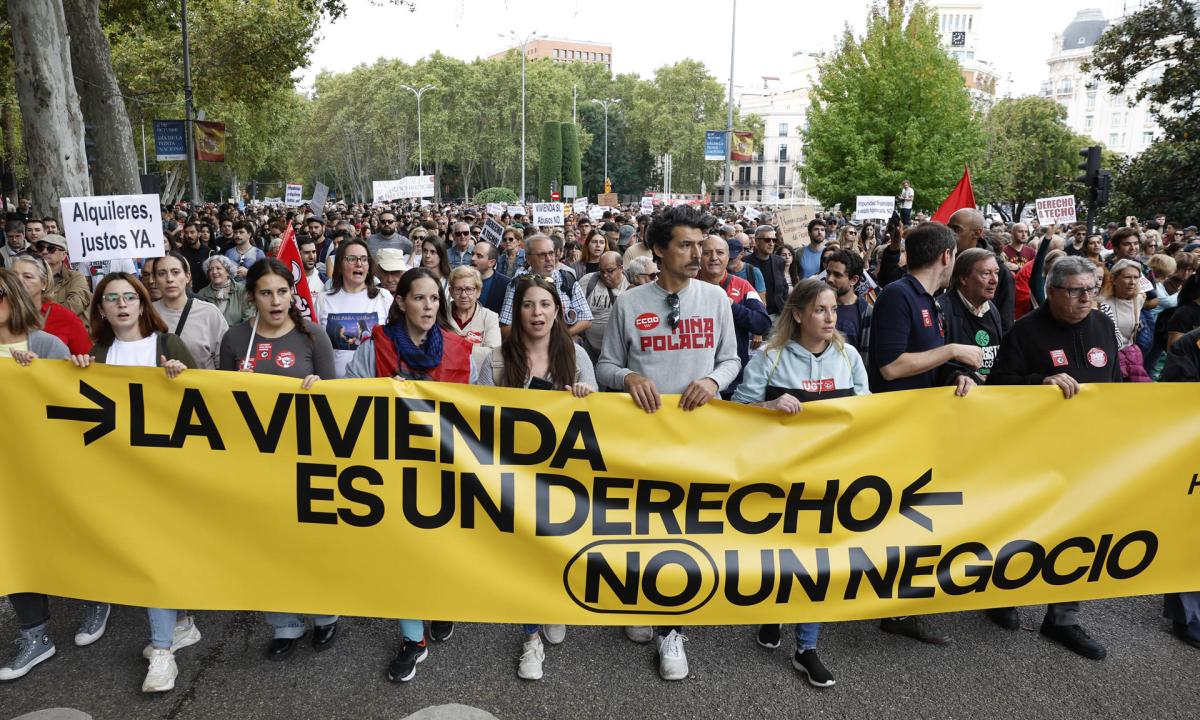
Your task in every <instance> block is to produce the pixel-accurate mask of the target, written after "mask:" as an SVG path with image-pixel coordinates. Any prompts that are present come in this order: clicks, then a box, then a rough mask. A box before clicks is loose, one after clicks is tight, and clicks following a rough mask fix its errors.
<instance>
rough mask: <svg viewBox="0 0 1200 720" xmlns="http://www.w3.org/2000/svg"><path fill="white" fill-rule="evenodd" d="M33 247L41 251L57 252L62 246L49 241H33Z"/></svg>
mask: <svg viewBox="0 0 1200 720" xmlns="http://www.w3.org/2000/svg"><path fill="white" fill-rule="evenodd" d="M33 249H34V250H37V251H38V252H41V253H48V252H58V251H59V250H62V248H60V247H59V246H57V245H51V244H50V243H45V242H38V243H34V244H33Z"/></svg>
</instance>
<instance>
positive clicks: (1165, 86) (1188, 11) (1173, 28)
mask: <svg viewBox="0 0 1200 720" xmlns="http://www.w3.org/2000/svg"><path fill="white" fill-rule="evenodd" d="M1197 37H1200V10H1198V9H1197V6H1196V3H1195V2H1191V1H1189V0H1151V2H1149V3H1148V4H1147V5H1146V7H1144V8H1143V9H1141V10H1138V11H1137V12H1134V13H1131V14H1130V15H1127V16H1126V17H1125V18H1124V19H1123V20H1122V21H1121V22H1120V23H1118V24H1115V25H1112V26H1110V27H1109V29H1108V30H1107V31H1106V32H1105V33H1104V35H1103V36H1101V38H1100V40H1099V41H1098V42H1097V43H1096V47H1095V50H1094V52H1093V55H1092V58H1091V60H1090V61H1089V62H1088V63H1086V64H1085V65H1084V68H1083V69H1084V70H1085V71H1087V72H1095V73H1096V74H1097V75H1098V76H1099V77H1100V78H1102V79H1103V80H1105V81H1107V82H1108V83H1110V84H1111V85H1112V86H1113V87H1112V90H1111V92H1113V93H1114V94H1115V93H1120V92H1124V91H1125V90H1126V89H1127V88H1132V89H1133V90H1134V95H1133V99H1134V101H1135V102H1141V101H1142V100H1149V101H1150V107H1151V108H1153V112H1154V117H1155V119H1156V120H1157V121H1158V123H1159V125H1160V126H1161V127H1162V129H1163V131H1164V132H1165V134H1166V137H1167V138H1168V139H1171V140H1181V141H1187V140H1189V139H1190V140H1192V141H1195V140H1196V139H1197V138H1198V137H1200V73H1198V72H1197V68H1200V43H1198V42H1196V38H1197ZM1164 154H1165V155H1167V156H1174V155H1175V153H1174V152H1164ZM1172 169H1173V168H1167V169H1165V171H1166V174H1168V175H1169V174H1170V173H1171V170H1172Z"/></svg>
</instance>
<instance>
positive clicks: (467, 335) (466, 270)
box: [448, 265, 500, 367]
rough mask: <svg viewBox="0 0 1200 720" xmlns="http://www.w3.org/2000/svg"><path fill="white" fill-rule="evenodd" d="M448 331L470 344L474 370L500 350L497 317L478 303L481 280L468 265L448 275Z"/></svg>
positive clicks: (476, 271)
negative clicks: (493, 352) (491, 353)
mask: <svg viewBox="0 0 1200 720" xmlns="http://www.w3.org/2000/svg"><path fill="white" fill-rule="evenodd" d="M449 287H450V318H449V319H450V322H449V324H448V326H449V328H450V329H451V330H453V331H454V332H455V333H456V334H457V335H458V336H459V337H461V338H464V339H465V340H466V341H467V342H469V343H471V360H472V361H473V362H474V363H475V365H476V367H478V366H479V365H480V364H481V363H482V362H483V360H484V358H485V357H487V354H488V353H489V352H491V350H492V348H497V347H500V316H499V315H497V314H496V313H494V312H492V311H491V310H488V309H487V308H485V307H484V306H483V305H482V304H481V303H480V302H479V295H480V293H481V292H483V278H482V277H481V276H480V275H479V271H478V270H476V269H475V268H473V267H471V266H470V265H460V266H458V267H456V268H454V269H453V270H451V271H450V286H449Z"/></svg>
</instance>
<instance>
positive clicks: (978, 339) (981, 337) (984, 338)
mask: <svg viewBox="0 0 1200 720" xmlns="http://www.w3.org/2000/svg"><path fill="white" fill-rule="evenodd" d="M991 341H992V336H991V335H989V334H988V331H987V330H980V331H979V332H977V333H975V344H976V345H978V346H979V347H987V346H988V343H990V342H991Z"/></svg>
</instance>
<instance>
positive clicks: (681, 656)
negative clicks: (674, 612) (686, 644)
mask: <svg viewBox="0 0 1200 720" xmlns="http://www.w3.org/2000/svg"><path fill="white" fill-rule="evenodd" d="M684 640H687V638H686V637H685V636H683V635H680V634H679V633H677V632H675V631H674V630H672V631H671V633H670V634H669V635H667V636H666V637H661V636H659V637H656V638H654V642H655V643H656V644H657V645H658V674H659V675H660V676H662V679H663V680H682V679H684V678H685V677H687V676H688V664H687V653H685V652H684V651H683V641H684Z"/></svg>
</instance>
